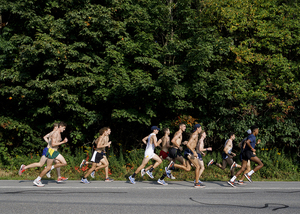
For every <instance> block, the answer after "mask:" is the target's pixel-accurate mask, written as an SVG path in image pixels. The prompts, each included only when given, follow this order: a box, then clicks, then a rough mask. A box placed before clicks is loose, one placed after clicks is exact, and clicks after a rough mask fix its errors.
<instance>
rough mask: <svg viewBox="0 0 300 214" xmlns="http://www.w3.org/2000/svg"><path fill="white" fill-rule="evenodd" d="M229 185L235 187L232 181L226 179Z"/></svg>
mask: <svg viewBox="0 0 300 214" xmlns="http://www.w3.org/2000/svg"><path fill="white" fill-rule="evenodd" d="M227 183H228V184H229V185H230V186H232V187H235V185H234V182H231V181H228V182H227Z"/></svg>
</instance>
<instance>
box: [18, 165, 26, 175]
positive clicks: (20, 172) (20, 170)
mask: <svg viewBox="0 0 300 214" xmlns="http://www.w3.org/2000/svg"><path fill="white" fill-rule="evenodd" d="M24 168H25V165H24V164H22V165H21V167H20V169H19V175H22V173H23V172H24V171H25V169H24Z"/></svg>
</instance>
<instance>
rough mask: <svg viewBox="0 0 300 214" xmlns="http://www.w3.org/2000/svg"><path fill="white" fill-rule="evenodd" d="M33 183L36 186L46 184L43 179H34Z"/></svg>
mask: <svg viewBox="0 0 300 214" xmlns="http://www.w3.org/2000/svg"><path fill="white" fill-rule="evenodd" d="M33 184H34V185H36V186H38V187H43V186H45V184H43V183H42V181H41V180H39V181H38V180H36V179H35V180H34V181H33Z"/></svg>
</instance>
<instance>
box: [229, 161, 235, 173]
mask: <svg viewBox="0 0 300 214" xmlns="http://www.w3.org/2000/svg"><path fill="white" fill-rule="evenodd" d="M234 168H236V162H235V161H234V162H233V164H232V165H231V167H230V171H231V170H232V169H234Z"/></svg>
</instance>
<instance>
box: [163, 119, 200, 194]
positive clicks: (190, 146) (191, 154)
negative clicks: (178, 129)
mask: <svg viewBox="0 0 300 214" xmlns="http://www.w3.org/2000/svg"><path fill="white" fill-rule="evenodd" d="M201 131H202V128H201V125H200V124H196V125H195V126H194V130H193V134H192V135H191V136H190V139H189V141H188V143H187V145H186V146H187V149H186V150H185V151H184V158H186V160H187V161H186V165H179V164H175V163H174V162H171V163H170V164H169V166H168V168H167V170H174V169H175V168H179V169H183V170H185V171H190V170H191V164H193V166H194V167H195V168H196V169H195V183H194V187H195V188H203V187H205V186H203V185H201V184H200V183H199V173H200V164H199V161H198V154H197V152H196V150H195V149H196V146H197V142H198V135H199V133H200V132H201Z"/></svg>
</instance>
